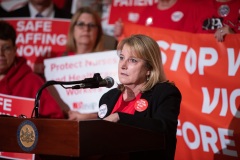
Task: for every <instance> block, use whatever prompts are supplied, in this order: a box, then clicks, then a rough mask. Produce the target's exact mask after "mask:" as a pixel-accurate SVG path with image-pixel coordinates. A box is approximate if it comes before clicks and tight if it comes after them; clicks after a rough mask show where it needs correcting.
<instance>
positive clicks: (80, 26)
mask: <svg viewBox="0 0 240 160" xmlns="http://www.w3.org/2000/svg"><path fill="white" fill-rule="evenodd" d="M75 25H76V26H78V27H79V28H80V29H83V28H84V27H87V29H94V28H97V27H98V26H97V25H96V24H93V23H88V24H86V23H84V22H77V23H76V24H75Z"/></svg>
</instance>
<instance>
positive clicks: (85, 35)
mask: <svg viewBox="0 0 240 160" xmlns="http://www.w3.org/2000/svg"><path fill="white" fill-rule="evenodd" d="M100 51H104V47H103V31H102V26H101V18H100V17H99V15H98V13H97V12H95V11H94V10H93V9H91V8H90V7H80V8H79V9H78V10H77V11H76V13H75V14H74V15H73V17H72V19H71V22H70V27H69V31H68V38H67V43H66V52H64V53H63V56H70V55H76V54H86V53H93V52H100ZM68 116H69V120H77V121H80V120H86V119H96V118H97V113H87V114H84V113H80V112H78V111H73V110H69V111H68Z"/></svg>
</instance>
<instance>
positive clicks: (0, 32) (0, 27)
mask: <svg viewBox="0 0 240 160" xmlns="http://www.w3.org/2000/svg"><path fill="white" fill-rule="evenodd" d="M16 37H17V36H16V31H15V29H14V28H13V26H12V25H11V24H9V23H8V22H6V21H3V20H0V39H2V40H9V39H10V40H11V41H12V44H13V46H15V45H16V44H15V43H16Z"/></svg>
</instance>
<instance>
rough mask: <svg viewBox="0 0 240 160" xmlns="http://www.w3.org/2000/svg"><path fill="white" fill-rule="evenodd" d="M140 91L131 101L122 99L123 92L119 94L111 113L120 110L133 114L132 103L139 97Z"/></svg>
mask: <svg viewBox="0 0 240 160" xmlns="http://www.w3.org/2000/svg"><path fill="white" fill-rule="evenodd" d="M141 95H142V94H141V93H139V94H138V95H137V96H136V97H135V98H134V99H133V100H131V101H124V100H123V94H121V95H120V96H119V98H118V101H117V103H116V104H115V106H114V108H113V111H112V113H115V112H122V113H128V114H134V112H135V108H134V104H135V103H136V101H137V100H139V99H140V97H141Z"/></svg>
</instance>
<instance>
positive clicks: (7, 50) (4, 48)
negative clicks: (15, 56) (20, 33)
mask: <svg viewBox="0 0 240 160" xmlns="http://www.w3.org/2000/svg"><path fill="white" fill-rule="evenodd" d="M12 50H13V46H7V45H5V46H2V47H1V49H0V51H1V52H2V53H4V54H9V53H11V52H12Z"/></svg>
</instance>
